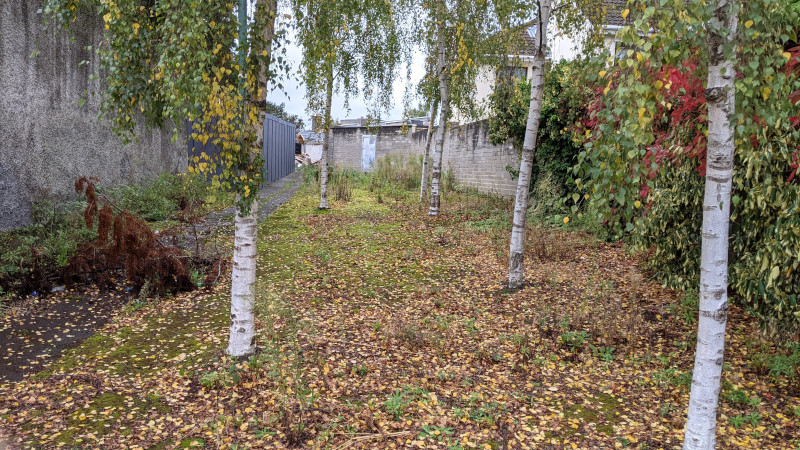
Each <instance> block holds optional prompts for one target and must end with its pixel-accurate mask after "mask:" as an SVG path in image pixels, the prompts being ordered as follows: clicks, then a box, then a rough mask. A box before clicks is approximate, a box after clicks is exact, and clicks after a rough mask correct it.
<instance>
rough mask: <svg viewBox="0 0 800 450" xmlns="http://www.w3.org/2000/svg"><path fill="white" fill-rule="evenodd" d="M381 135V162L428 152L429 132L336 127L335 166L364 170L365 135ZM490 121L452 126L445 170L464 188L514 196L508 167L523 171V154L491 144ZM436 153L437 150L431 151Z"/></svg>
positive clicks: (333, 143)
mask: <svg viewBox="0 0 800 450" xmlns="http://www.w3.org/2000/svg"><path fill="white" fill-rule="evenodd" d="M365 134H377V136H378V139H377V143H376V148H375V155H376V158H377V159H380V158H382V157H384V156H386V155H389V154H413V155H421V154H423V153H424V152H425V139H427V130H426V129H424V128H422V129H419V130H411V129H409V130H407V132H406V133H402V129H401V127H399V126H398V127H381V128H379V129H377V130H375V129H372V130H370V129H367V128H364V127H358V128H356V127H354V128H334V129H333V130H332V135H333V138H332V140H331V148H330V158H331V164H332V165H334V166H337V165H338V166H343V167H349V168H353V169H356V170H361V136H363V135H365ZM488 134H489V133H488V124H487V122H486V121H480V122H473V123H469V124H466V125H461V126H452V127H451V128H450V129H449V131H448V133H447V135H446V137H445V148H444V154H443V155H442V171H443V172H444V171H447V170H451V171H452V172H453V175H454V176H455V178H456V181H457V182H458V183H459V184H460V185H462V186H468V187H472V188H475V189H477V190H478V191H480V192H485V193H491V194H496V195H501V196H513V195H515V193H516V189H517V183H516V181H515V180H512V179H511V176H510V175H509V173H508V171H507V170H506V166H511V167H515V168H516V169H519V154H518V152H517V151H516V150H514V149H513V147H512V146H511V144H510V143H506V144H504V145H494V144H492V143H491V142H490V141H489V136H488ZM431 154H433V149H431Z"/></svg>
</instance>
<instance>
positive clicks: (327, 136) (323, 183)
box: [319, 73, 333, 209]
mask: <svg viewBox="0 0 800 450" xmlns="http://www.w3.org/2000/svg"><path fill="white" fill-rule="evenodd" d="M332 97H333V73H330V74H329V77H328V84H327V87H326V88H325V124H324V125H323V129H324V130H325V133H324V135H323V138H322V159H321V160H320V162H319V209H328V149H329V148H330V144H331V100H332Z"/></svg>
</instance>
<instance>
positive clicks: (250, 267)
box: [227, 200, 258, 357]
mask: <svg viewBox="0 0 800 450" xmlns="http://www.w3.org/2000/svg"><path fill="white" fill-rule="evenodd" d="M257 237H258V201H257V200H256V201H253V206H252V207H251V208H250V214H248V215H247V216H245V217H241V216H240V215H239V214H238V213H237V214H236V218H235V219H234V238H233V270H232V271H233V279H232V280H231V330H230V338H229V341H228V349H227V353H228V354H229V355H231V356H235V357H240V356H247V355H250V354H252V353H254V352H255V350H256V337H255V314H254V313H253V304H254V302H255V293H254V292H253V285H254V284H255V282H256V256H257V255H256V241H257Z"/></svg>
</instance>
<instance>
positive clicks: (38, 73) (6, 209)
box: [0, 0, 187, 230]
mask: <svg viewBox="0 0 800 450" xmlns="http://www.w3.org/2000/svg"><path fill="white" fill-rule="evenodd" d="M44 3H45V0H2V1H0V190H2V195H0V230H7V229H11V228H16V227H19V226H23V225H25V224H27V223H29V222H30V205H31V202H32V201H34V200H38V199H46V198H48V199H55V200H65V199H70V198H74V196H75V194H74V191H73V184H74V180H75V178H76V177H78V176H83V175H86V176H95V177H98V178H99V179H100V181H101V183H102V184H104V185H112V184H116V183H134V182H138V181H141V180H142V179H145V178H150V177H153V176H156V175H158V174H160V173H162V172H165V171H171V172H178V171H183V170H185V168H186V165H187V157H186V146H185V144H184V143H183V141H182V140H181V139H179V140H178V141H177V142H176V143H175V144H172V143H171V142H170V141H171V138H172V132H171V130H165V131H161V130H152V131H147V130H144V129H140V130H138V133H137V134H138V136H139V142H138V143H137V142H133V143H130V144H127V145H123V143H122V142H121V141H120V139H119V138H117V137H116V136H115V135H114V133H113V132H112V131H111V127H110V125H109V123H108V122H105V121H102V120H99V119H98V118H97V114H98V111H99V108H100V88H101V84H100V83H102V77H101V79H100V80H92V81H90V80H89V75H90V74H92V73H96V72H97V71H98V68H99V58H98V57H97V55H96V54H94V52H92V51H88V50H86V49H85V47H86V46H88V45H96V44H97V43H98V42H100V39H101V37H102V30H103V25H102V20H101V19H100V18H98V17H95V16H93V15H91V14H90V13H86V14H82V15H81V16H80V17H79V19H78V21H77V22H76V23H73V24H72V25H73V26H72V27H71V31H70V32H69V33H67V32H64V31H61V32H58V33H57V32H56V30H55V29H54V27H52V26H51V27H47V28H46V27H45V26H44V24H43V17H42V16H41V15H40V14H37V10H38V9H40V8H42V7H43V6H44ZM70 36H72V38H73V39H74V41H73V42H70ZM32 56H33V57H32ZM81 61H88V63H87V64H84V65H82V66H80V67H79V65H78V64H79V63H80V62H81ZM82 97H86V98H87V101H86V102H85V104H83V106H78V102H79V100H80V99H81V98H82Z"/></svg>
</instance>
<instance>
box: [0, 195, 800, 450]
mask: <svg viewBox="0 0 800 450" xmlns="http://www.w3.org/2000/svg"><path fill="white" fill-rule="evenodd" d="M366 187H369V185H368V184H361V185H358V184H357V185H356V186H355V189H353V191H352V198H351V199H350V200H349V201H347V202H344V201H335V200H334V201H332V208H331V210H329V211H319V210H317V209H316V206H317V202H318V199H317V197H316V195H317V194H316V193H315V191H314V188H313V186H305V187H304V188H303V189H302V190H301V191H300V192H299V193H298V194H297V195H296V196H295V197H294V198H293V199H292V200H291V201H290V202H289V203H287V204H286V205H284V206H283V207H281V208H280V209H278V210H277V211H276V212H275V213H273V214H272V215H271V216H270V217H268V218H267V219H266V220H265V221H264V222H263V223H262V225H261V226H260V229H259V233H260V234H259V264H258V266H259V269H258V282H257V286H256V296H257V305H256V307H257V312H258V318H257V327H258V329H259V335H258V345H259V353H258V354H257V355H254V356H253V357H252V358H249V359H247V360H244V361H232V360H230V359H229V358H227V357H225V356H224V354H223V352H222V350H221V349H222V348H224V345H225V341H226V337H227V336H226V335H227V331H228V328H227V327H228V299H227V290H228V289H229V285H220V286H218V287H217V289H216V291H207V292H195V293H191V294H185V295H180V296H176V297H174V298H168V299H162V300H160V301H158V302H154V303H151V304H148V305H146V306H145V307H144V308H142V309H141V310H138V311H131V312H128V313H126V314H123V315H121V316H120V317H118V318H117V319H116V320H115V321H113V322H112V323H111V324H110V325H108V326H106V327H105V328H104V329H103V330H102V331H101V333H99V334H97V335H96V336H95V337H93V338H91V339H89V340H87V341H86V342H84V343H83V345H81V346H79V347H77V348H76V349H74V350H72V351H70V352H68V353H67V354H65V355H64V356H63V358H62V359H61V360H60V361H58V363H56V364H54V365H53V366H51V367H50V368H48V370H47V371H46V372H42V373H40V374H39V375H38V376H36V377H31V378H28V379H26V380H25V381H23V382H20V383H15V384H9V385H4V386H3V387H2V389H0V417H1V418H2V421H3V426H4V427H6V428H8V429H10V430H13V431H14V433H15V434H18V435H19V436H20V437H21V438H22V439H23V440H24V441H25V442H26V443H27V444H28V445H30V446H39V447H56V446H59V445H61V446H64V447H67V448H68V447H125V448H189V447H192V446H194V447H206V448H232V447H233V446H234V445H236V446H237V447H238V448H273V447H276V448H280V447H291V446H295V447H307V448H338V447H340V446H343V445H350V446H352V447H354V448H388V447H405V448H411V447H427V448H472V447H480V448H544V447H548V446H550V447H551V448H558V447H573V446H574V447H580V448H609V447H623V446H632V447H638V448H671V447H675V446H679V445H680V442H681V437H682V426H683V420H684V413H685V409H686V405H687V399H688V387H687V385H686V384H685V382H684V378H685V376H684V374H686V373H688V372H689V371H690V370H691V358H692V356H693V350H694V348H693V340H692V339H693V327H692V325H691V324H689V323H686V321H685V320H684V319H683V318H682V317H681V314H680V312H679V310H678V309H676V308H675V307H674V306H671V305H676V304H678V303H679V301H678V299H679V297H678V296H677V293H675V292H671V291H667V290H664V289H662V288H661V287H660V286H658V285H655V284H653V283H650V282H648V281H647V280H646V278H645V277H644V275H643V274H642V273H641V272H640V271H639V269H638V266H637V263H636V261H635V260H634V259H632V258H631V257H630V256H629V255H627V253H626V252H625V251H624V249H623V248H622V247H621V246H620V245H616V244H615V245H610V244H605V243H602V242H598V241H596V240H594V239H592V238H591V236H588V235H586V234H582V233H579V232H575V231H570V230H569V229H568V228H567V229H554V228H545V229H537V230H535V232H532V233H531V235H532V236H535V238H536V241H531V242H529V249H530V253H529V254H528V255H526V258H527V267H528V272H527V278H526V279H527V281H528V283H529V284H528V286H527V287H525V288H524V289H521V290H507V289H504V287H503V284H504V280H505V270H506V263H507V250H506V249H505V247H506V244H507V243H506V242H505V241H504V238H503V235H505V234H506V233H507V230H506V229H505V225H504V224H506V222H507V220H506V219H507V218H508V215H509V211H508V203H507V202H503V201H500V200H497V199H493V198H491V197H486V196H478V195H475V194H474V193H468V192H451V193H448V194H447V196H445V198H444V199H443V205H444V207H445V208H444V211H443V214H442V216H441V217H439V218H430V217H428V216H427V215H426V214H425V210H424V207H422V206H419V205H418V204H417V203H416V201H415V200H414V194H413V192H410V191H407V194H405V195H400V194H397V192H402V191H392V192H393V194H391V195H389V194H387V193H386V191H381V190H380V189H373V190H372V191H370V190H369V189H366ZM379 200H380V201H379ZM476 224H477V225H476ZM540 241H542V242H541V245H538V246H537V242H540ZM226 243H227V245H231V243H230V241H229V240H228V241H226ZM755 341H757V343H754V342H755ZM729 344H730V345H729V347H728V348H729V353H728V354H727V355H726V362H727V365H726V369H725V373H724V380H725V381H724V387H723V400H722V401H721V403H720V431H719V438H718V444H719V446H720V447H725V448H739V447H748V446H749V447H760V448H791V447H793V446H794V445H796V442H793V441H792V439H796V436H797V432H798V427H797V425H796V423H797V421H798V418H797V417H796V416H795V415H794V414H795V411H797V415H798V416H800V396H799V395H798V392H797V385H796V382H794V381H793V380H791V379H790V378H788V377H774V376H770V375H768V374H767V373H765V372H764V371H763V369H759V368H758V367H753V366H752V365H751V364H750V361H751V360H753V357H752V355H751V353H753V352H756V351H758V352H771V353H770V354H773V353H775V352H776V351H778V349H777V348H776V347H775V346H774V345H773V344H770V343H769V342H767V341H766V340H765V339H762V338H759V337H758V334H757V332H756V331H755V322H754V320H753V319H752V318H749V317H748V316H746V315H745V314H744V313H743V312H742V311H741V310H738V309H736V308H734V309H733V311H732V326H731V331H730V334H729ZM728 355H729V356H728ZM738 390H743V392H745V393H746V395H740V394H741V393H739V394H736V395H738V396H734V395H733V393H736V392H738ZM755 398H758V399H759V402H755V400H754V399H755ZM743 399H744V400H743ZM748 399H749V400H748ZM750 413H758V414H759V416H758V417H760V418H759V419H758V420H755V418H756V416H753V415H748V416H747V417H748V422H747V423H746V424H744V425H741V426H739V427H733V426H730V425H729V421H730V420H731V419H732V418H733V417H736V416H739V415H745V414H750ZM737 423H738V422H737Z"/></svg>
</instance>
